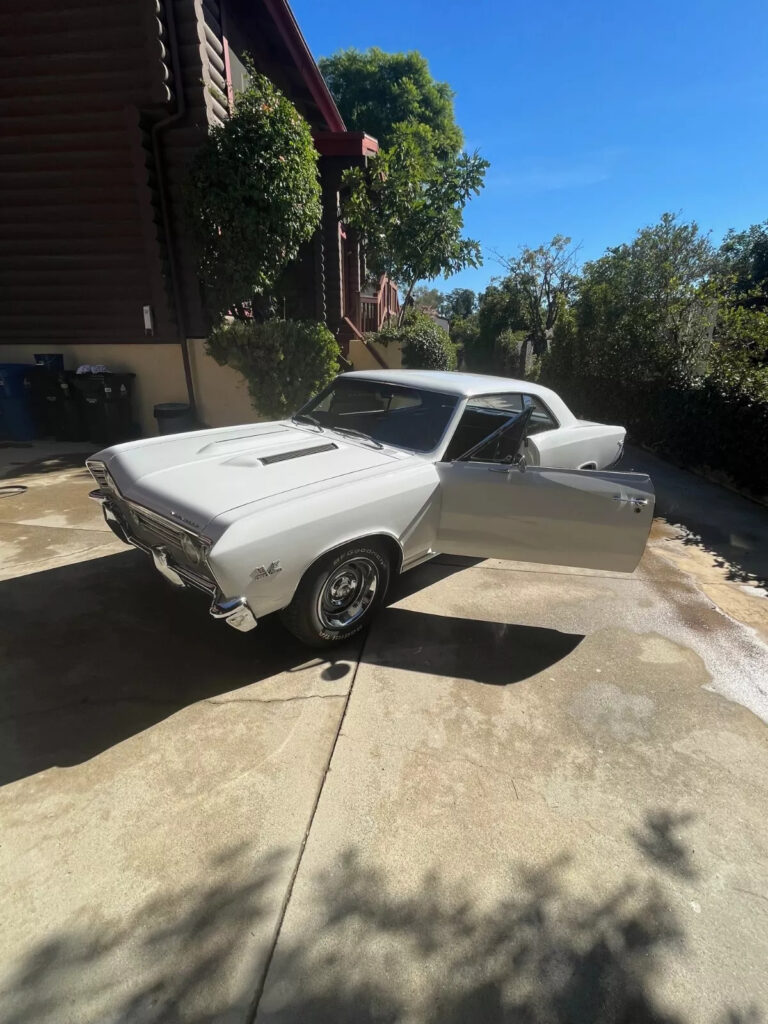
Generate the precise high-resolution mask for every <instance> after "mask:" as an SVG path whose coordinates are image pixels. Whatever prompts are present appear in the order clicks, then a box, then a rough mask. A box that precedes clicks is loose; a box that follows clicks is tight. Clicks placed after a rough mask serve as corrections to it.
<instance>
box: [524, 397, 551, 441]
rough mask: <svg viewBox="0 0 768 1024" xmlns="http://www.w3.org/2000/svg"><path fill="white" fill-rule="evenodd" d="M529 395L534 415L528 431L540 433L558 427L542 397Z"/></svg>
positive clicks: (529, 432)
mask: <svg viewBox="0 0 768 1024" xmlns="http://www.w3.org/2000/svg"><path fill="white" fill-rule="evenodd" d="M528 397H529V398H530V400H531V402H532V403H533V415H532V416H531V419H530V423H529V424H528V430H527V433H528V434H540V433H542V431H544V430H554V429H555V428H556V427H557V423H556V422H555V418H554V416H553V415H552V413H551V412H550V411H549V409H547V407H546V405H544V403H543V402H542V401H541V399H540V398H536V396H535V395H529V396H528Z"/></svg>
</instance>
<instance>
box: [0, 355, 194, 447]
mask: <svg viewBox="0 0 768 1024" xmlns="http://www.w3.org/2000/svg"><path fill="white" fill-rule="evenodd" d="M36 352H61V354H62V355H63V356H64V368H65V369H66V370H76V369H77V368H78V366H81V365H82V364H84V363H87V364H89V365H91V366H94V365H103V366H106V367H107V369H108V370H112V371H113V372H114V373H135V374H136V379H135V381H134V388H133V412H134V416H135V418H136V421H137V422H138V424H139V426H140V427H141V431H142V433H143V434H146V435H153V434H156V433H157V422H156V421H155V417H154V413H153V409H154V407H155V405H156V404H157V403H158V402H186V400H187V388H186V384H185V383H184V366H183V363H182V360H181V348H180V346H179V345H171V344H169V345H151V344H149V345H129V344H118V345H99V344H95V345H92V344H87V345H59V344H55V345H42V344H40V345H0V362H2V363H34V361H35V353H36Z"/></svg>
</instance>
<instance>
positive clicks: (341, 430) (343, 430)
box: [331, 427, 384, 448]
mask: <svg viewBox="0 0 768 1024" xmlns="http://www.w3.org/2000/svg"><path fill="white" fill-rule="evenodd" d="M331 430H335V431H336V433H337V434H349V436H350V437H359V438H361V439H362V440H363V441H370V442H371V444H373V445H375V446H376V447H377V448H383V447H384V445H383V444H382V443H381V441H377V440H376V438H375V437H371V435H370V434H364V433H363V432H362V430H355V428H354V427H331Z"/></svg>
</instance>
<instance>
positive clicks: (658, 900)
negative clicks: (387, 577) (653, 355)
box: [0, 449, 768, 1024]
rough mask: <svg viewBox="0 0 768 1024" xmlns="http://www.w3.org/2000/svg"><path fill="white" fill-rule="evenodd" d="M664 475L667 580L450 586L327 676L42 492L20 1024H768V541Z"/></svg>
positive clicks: (661, 538)
mask: <svg viewBox="0 0 768 1024" xmlns="http://www.w3.org/2000/svg"><path fill="white" fill-rule="evenodd" d="M34 454H35V457H36V458H43V457H44V455H45V453H44V452H41V451H39V450H38V449H36V450H35V452H34ZM632 457H634V455H633V456H632ZM645 458H646V456H637V459H638V460H640V459H645ZM651 463H652V466H653V468H652V472H653V473H655V474H656V475H658V477H659V481H660V486H659V491H660V497H661V501H660V503H659V511H660V513H661V514H662V516H664V513H665V512H666V513H667V518H666V519H664V518H662V519H661V520H660V521H659V522H658V523H657V524H656V526H655V528H654V532H653V538H652V542H651V545H650V547H649V549H648V552H647V554H646V556H645V558H644V560H643V563H642V565H641V567H640V569H639V571H638V573H636V574H635V575H634V576H632V577H624V576H621V575H620V574H616V573H607V574H606V573H598V572H589V571H582V570H570V569H558V568H553V567H550V568H547V569H546V570H545V571H537V570H536V569H534V568H533V567H531V566H525V565H520V564H513V563H504V562H499V561H495V560H489V561H487V562H483V563H468V562H466V561H462V560H461V559H440V560H438V561H437V562H433V563H430V564H428V565H425V566H422V567H421V568H419V569H417V570H415V571H414V572H413V573H411V574H408V575H407V576H405V577H403V578H402V579H401V580H400V581H398V582H397V584H396V587H395V590H394V592H393V594H392V600H391V603H390V605H389V607H388V608H387V609H386V610H385V611H384V613H383V614H382V616H381V618H380V620H379V621H378V622H377V624H376V625H375V627H374V628H373V629H372V631H371V633H370V635H369V636H368V638H367V640H366V641H365V644H364V646H363V643H362V641H359V642H358V643H355V644H351V645H349V647H347V648H345V649H342V650H339V651H337V652H335V653H334V656H333V658H332V659H329V660H324V659H322V658H318V657H313V656H311V655H310V654H309V653H308V652H307V651H305V650H303V649H301V648H300V647H299V646H298V645H297V644H296V643H295V642H294V641H293V640H292V639H291V638H289V637H287V636H286V635H285V634H284V633H283V632H282V630H281V629H280V628H279V626H278V625H277V624H276V623H274V622H271V621H265V622H262V623H260V625H259V628H258V630H256V631H255V633H253V634H249V635H240V634H237V633H235V632H234V631H232V630H227V629H225V628H223V627H222V626H221V624H220V623H215V622H213V621H212V620H210V619H209V618H208V616H207V611H206V602H205V600H204V599H199V598H197V597H195V595H192V594H178V593H176V592H170V591H168V590H167V589H166V587H165V585H164V584H163V581H162V580H160V579H159V578H157V577H156V575H155V574H154V573H153V572H152V571H151V568H150V567H149V565H148V562H147V560H146V559H145V558H144V556H142V555H140V554H138V553H136V552H130V551H128V552H126V550H125V548H124V547H123V546H122V545H120V544H119V542H116V541H113V539H112V537H111V534H108V533H106V532H105V531H104V529H103V528H102V526H101V525H99V523H98V520H96V521H94V512H98V510H97V509H95V506H93V505H92V503H90V502H88V501H87V498H86V494H87V490H88V488H89V482H88V480H87V479H85V478H84V477H83V476H82V474H81V471H80V470H79V468H78V467H77V466H76V465H71V466H69V467H67V466H62V465H61V464H56V463H52V464H48V466H47V469H45V466H43V468H44V469H45V471H44V472H41V471H40V465H39V463H38V465H37V468H35V467H33V469H32V471H30V472H29V473H28V474H24V473H23V472H21V471H20V470H19V468H18V467H13V472H14V474H15V477H14V479H15V480H18V481H19V482H20V483H23V485H24V486H27V487H28V491H27V492H25V495H19V496H16V497H13V498H8V499H2V501H5V502H12V503H13V504H11V505H2V503H0V544H1V543H2V542H3V540H4V539H5V542H6V543H8V544H10V545H11V548H13V550H14V551H15V552H16V556H15V561H14V563H13V564H11V562H10V560H7V561H6V562H5V563H4V564H3V565H2V567H1V568H0V623H2V635H1V636H0V685H2V688H3V691H2V692H3V698H4V704H5V707H4V712H5V715H4V718H3V720H2V721H0V898H2V904H3V910H4V917H5V921H6V928H5V929H4V930H3V932H2V934H1V935H0V993H1V994H0V1022H2V1024H128V1022H130V1024H160V1022H166V1021H167V1022H171V1021H173V1022H175V1024H203V1022H205V1024H208V1022H214V1021H215V1022H217V1024H218V1022H224V1024H252V1020H253V1019H254V1015H255V1019H256V1020H257V1021H258V1022H259V1024H264V1022H270V1024H273V1022H285V1024H294V1022H296V1024H299V1022H300V1024H312V1022H317V1024H321V1022H322V1024H327V1022H333V1024H343V1022H349V1024H352V1022H354V1024H368V1022H370V1024H372V1022H374V1021H398V1022H403V1024H459V1022H461V1024H474V1022H478V1024H479V1022H482V1024H486V1022H493V1024H496V1022H498V1024H502V1022H503V1021H508V1020H515V1021H516V1020H521V1021H522V1020H525V1021H527V1022H530V1024H575V1022H576V1021H578V1022H581V1021H584V1022H587V1021H589V1022H590V1024H591V1022H593V1021H595V1022H596V1021H599V1022H600V1024H626V1022H627V1021H632V1022H633V1024H634V1022H638V1024H641V1022H646V1024H649V1022H651V1021H653V1022H654V1024H700V1022H703V1024H724V1022H725V1021H728V1022H729V1024H732V1022H735V1021H737V1020H738V1021H741V1022H747V1021H749V1022H750V1024H752V1022H753V1021H754V1022H755V1024H756V1022H757V1021H759V1020H761V1019H763V1018H766V1019H768V982H767V981H766V975H765V970H764V964H765V962H766V960H768V906H767V904H768V888H766V882H765V879H766V877H768V870H767V869H768V840H767V839H766V831H765V820H766V814H767V813H768V742H767V740H766V727H765V724H764V722H763V721H761V718H760V717H759V716H761V715H762V716H764V717H766V716H767V709H768V704H767V703H766V690H767V689H768V687H767V686H766V680H767V679H768V660H767V659H766V648H765V645H764V644H763V643H762V642H761V632H760V631H761V630H762V629H763V628H764V627H765V626H766V625H768V623H766V621H765V612H764V609H765V608H766V607H768V600H766V599H765V598H764V597H762V596H761V594H760V591H761V590H762V589H764V588H762V587H761V586H760V579H761V574H762V573H763V567H762V566H763V563H762V562H761V559H762V558H763V552H764V551H766V550H768V513H765V510H759V512H757V513H756V512H755V511H754V508H755V507H752V506H750V507H749V508H747V507H746V503H744V502H743V501H742V499H740V498H738V497H736V496H734V495H730V494H727V492H723V493H726V497H723V496H722V494H721V493H720V492H719V491H718V490H717V488H714V489H713V491H712V492H710V491H709V490H707V488H708V487H711V486H712V485H706V486H705V485H704V483H703V482H700V483H695V484H691V482H690V480H689V479H688V477H687V476H685V475H683V474H679V472H678V471H677V470H673V469H671V468H669V467H665V466H664V465H663V464H661V465H660V466H657V465H656V463H655V462H654V461H653V460H651ZM638 464H639V463H638ZM702 488H703V490H702ZM57 495H58V497H57ZM689 495H690V497H689ZM665 501H666V507H665ZM692 510H693V511H695V512H696V515H697V516H698V519H697V521H696V523H695V525H696V536H697V537H700V538H701V540H700V541H697V542H692V541H691V530H692V527H691V529H687V528H686V522H687V521H690V522H692V521H693V520H692V518H691V516H692ZM707 510H710V511H711V512H712V515H713V516H714V517H715V518H717V522H712V523H708V522H707V521H706V515H704V516H702V512H704V513H707ZM718 517H719V518H718ZM702 519H703V521H702ZM13 530H17V531H21V533H19V534H18V535H14V534H13V532H12V531H13ZM3 531H6V532H5V533H3ZM83 531H85V534H87V535H88V537H89V539H90V537H91V535H93V538H94V539H93V544H92V546H83V544H82V541H80V542H78V541H77V537H82V536H83ZM761 531H762V532H761ZM54 534H55V536H54ZM67 535H70V536H67ZM14 545H15V547H14ZM3 550H6V549H2V548H0V551H3ZM19 553H21V557H19ZM743 588H747V590H748V591H749V593H745V591H744V589H743ZM736 595H741V598H742V599H743V601H744V602H748V605H746V607H748V609H749V614H748V615H747V614H744V618H745V620H746V622H747V625H746V626H745V625H743V624H742V622H741V621H740V620H739V615H740V614H741V612H742V611H743V608H742V607H741V606H740V605H739V603H738V600H737V597H736Z"/></svg>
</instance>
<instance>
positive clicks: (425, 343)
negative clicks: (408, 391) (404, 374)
mask: <svg viewBox="0 0 768 1024" xmlns="http://www.w3.org/2000/svg"><path fill="white" fill-rule="evenodd" d="M373 339H374V340H375V341H376V342H378V343H379V344H380V345H390V344H392V342H399V344H400V345H401V346H402V352H403V366H405V367H407V368H408V369H409V370H455V369H456V349H455V347H454V346H453V345H452V344H451V339H450V338H449V337H448V333H447V332H446V331H444V330H443V328H442V327H440V325H439V324H436V323H435V321H434V320H433V319H432V317H430V316H427V315H426V313H422V312H420V311H419V310H410V311H409V312H408V313H407V314H406V316H405V319H404V320H403V322H402V323H400V324H396V323H391V324H389V325H387V326H386V327H384V328H383V330H381V331H379V332H378V334H375V335H373Z"/></svg>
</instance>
